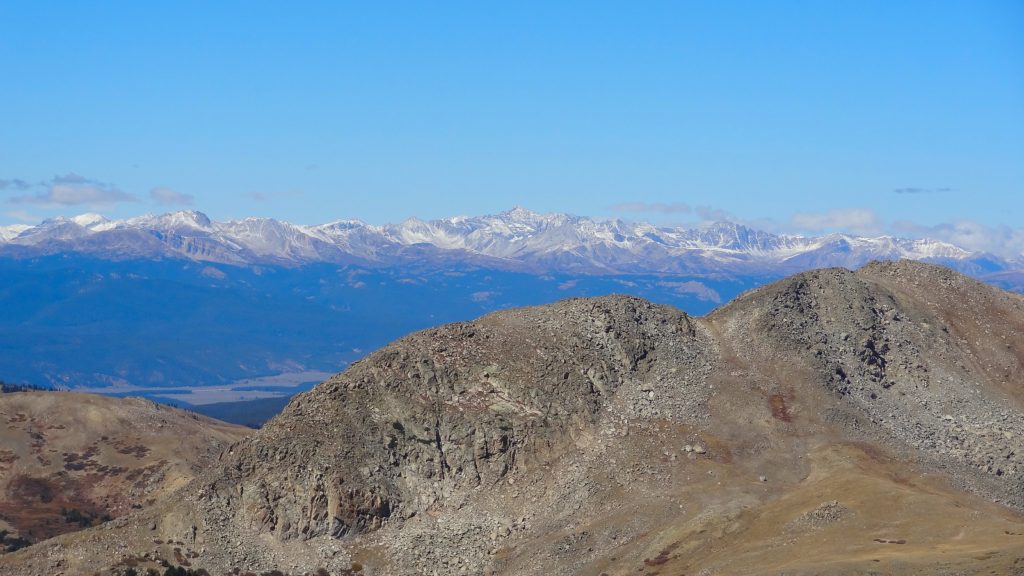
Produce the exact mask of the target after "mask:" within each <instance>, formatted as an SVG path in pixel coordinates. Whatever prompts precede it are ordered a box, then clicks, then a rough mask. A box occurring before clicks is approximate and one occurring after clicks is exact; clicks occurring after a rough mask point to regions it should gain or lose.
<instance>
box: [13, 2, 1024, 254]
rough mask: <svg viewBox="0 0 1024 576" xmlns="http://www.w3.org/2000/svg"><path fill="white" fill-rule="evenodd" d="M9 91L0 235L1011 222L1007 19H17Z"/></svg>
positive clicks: (336, 11) (801, 14) (727, 6)
mask: <svg viewBox="0 0 1024 576" xmlns="http://www.w3.org/2000/svg"><path fill="white" fill-rule="evenodd" d="M0 70H3V73H4V86H3V88H2V89H0V120H2V137H0V188H2V189H0V224H11V223H16V222H18V221H21V220H26V221H32V220H38V219H39V218H43V217H50V216H54V215H59V214H65V215H67V214H74V213H81V212H86V211H99V212H101V213H104V214H107V215H109V216H113V217H122V216H128V215H134V214H139V213H144V212H159V211H167V210H172V209H178V208H181V207H191V208H196V209H199V210H203V211H204V212H206V213H208V214H210V215H211V216H212V217H214V218H218V219H224V218H236V217H245V216H250V215H257V216H273V217H277V218H282V219H286V220H291V221H296V222H305V223H313V222H322V221H327V220H332V219H337V218H344V217H358V218H362V219H364V220H367V221H370V222H386V221H398V220H401V219H403V218H405V217H407V216H411V215H416V216H420V217H423V218H432V217H443V216H449V215H455V214H481V213H493V212H497V211H501V210H504V209H507V208H509V207H511V206H513V205H522V206H526V207H529V208H531V209H534V210H537V211H542V212H547V211H565V212H571V213H576V214H582V215H590V216H596V217H625V218H632V219H644V220H651V221H656V222H695V221H698V220H701V219H703V218H715V217H729V218H733V219H738V220H742V221H746V222H751V223H759V224H761V225H763V226H765V227H769V228H771V227H774V228H777V229H786V230H805V231H813V229H825V228H845V229H851V230H853V231H864V232H871V231H892V230H902V231H904V232H905V233H908V234H918V233H923V232H922V231H935V233H939V231H941V230H942V229H943V228H942V226H951V225H953V224H954V223H963V222H967V223H970V224H971V225H973V226H978V227H981V228H985V229H989V230H991V229H1004V231H1005V230H1007V229H1009V230H1019V229H1020V228H1021V227H1022V226H1024V222H1022V215H1024V3H1021V2H1019V1H1012V2H985V1H970V2H955V1H948V2H889V1H886V2H870V1H866V2H828V1H817V2H810V1H808V2H753V1H747V2H667V3H659V2H643V3H625V2H616V3H602V2H586V3H582V2H581V3H572V2H566V3H557V4H556V3H552V2H538V3H532V2H515V3H504V4H500V5H499V4H497V3H482V2H472V3H470V2H467V3H449V2H443V3H425V2H419V3H384V2H380V3H358V4H356V3H352V4H348V3H342V2H323V3H318V2H290V3H284V2H279V3H261V2H237V3H233V2H217V3H212V2H192V3H190V2H161V3H157V2H102V1H100V2H88V3H86V2H40V1H31V2H28V1H26V2H21V1H15V0H6V1H4V2H2V3H0ZM936 227H937V228H936Z"/></svg>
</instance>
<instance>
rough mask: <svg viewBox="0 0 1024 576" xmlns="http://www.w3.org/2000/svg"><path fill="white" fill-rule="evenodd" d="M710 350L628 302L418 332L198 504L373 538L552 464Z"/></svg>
mask: <svg viewBox="0 0 1024 576" xmlns="http://www.w3.org/2000/svg"><path fill="white" fill-rule="evenodd" d="M702 346H704V347H706V343H701V341H700V338H699V337H698V334H697V329H696V328H695V326H694V323H693V322H692V321H691V319H690V318H689V317H687V316H686V315H685V314H683V313H681V312H678V311H676V310H673V309H670V308H666V307H661V306H655V305H653V304H650V303H648V302H645V301H642V300H638V299H634V298H625V297H612V298H603V299H596V300H570V301H566V302H562V303H560V304H558V305H555V306H552V307H548V308H532V309H524V310H517V311H515V312H508V313H500V314H496V315H492V316H488V317H484V318H482V319H481V320H479V321H476V322H471V323H465V324H457V325H452V326H446V327H444V328H441V329H435V330H428V331H426V332H421V333H418V334H415V335H413V336H411V337H409V338H406V339H403V340H401V341H399V342H397V343H395V344H393V345H391V346H388V347H386V348H384V349H383V350H381V351H379V352H377V353H375V354H372V355H371V356H369V357H368V358H367V359H365V360H363V361H361V362H359V363H357V364H355V365H354V366H352V368H351V369H349V370H348V371H346V372H344V373H343V374H340V375H338V376H336V377H334V378H332V379H330V380H328V381H327V382H325V383H323V384H321V385H320V386H318V387H317V388H316V389H315V390H314V391H312V392H310V393H308V394H303V395H302V396H300V397H299V398H297V399H296V400H294V401H293V402H292V403H291V404H290V405H289V406H288V408H287V409H286V410H285V412H284V413H283V414H282V415H281V416H280V417H278V418H277V419H275V420H274V421H272V422H271V423H270V424H269V425H268V426H267V427H266V428H265V429H264V430H263V432H262V433H261V434H260V435H259V438H258V439H255V440H254V441H253V442H251V443H242V444H241V445H239V446H236V447H235V448H234V449H233V451H232V453H230V454H228V455H226V457H225V462H224V467H223V469H224V473H223V475H221V476H220V477H217V478H216V479H214V480H213V481H212V482H211V484H210V486H209V489H208V490H207V491H206V492H205V495H204V498H203V499H202V501H201V502H202V503H203V504H204V505H208V506H211V507H227V508H231V509H233V510H235V513H234V515H233V516H234V519H235V524H236V525H237V526H238V527H239V528H243V527H244V528H246V529H253V530H255V531H256V532H258V533H268V534H272V535H274V536H275V537H277V538H280V539H285V540H287V539H292V538H312V537H316V536H322V535H331V536H333V537H343V536H346V535H349V534H358V533H363V532H366V531H369V530H374V529H377V528H379V527H380V526H381V525H382V524H383V523H384V522H387V521H389V520H391V519H405V518H409V517H412V516H415V515H417V514H424V513H426V512H428V511H430V510H431V509H432V507H435V506H437V505H438V503H439V502H440V501H443V500H446V499H450V498H452V497H453V495H455V494H458V493H459V492H460V491H465V490H472V489H475V488H478V487H481V486H483V487H487V486H492V485H494V484H495V483H497V482H500V481H501V480H502V479H503V478H504V477H505V476H506V475H507V474H508V473H509V472H510V471H511V470H513V469H514V468H516V466H519V465H523V464H525V465H532V464H535V463H538V462H545V461H548V460H552V459H557V458H558V457H559V456H560V455H561V454H562V453H563V452H565V451H568V450H571V449H572V446H573V443H572V436H571V434H570V432H572V431H576V430H581V429H586V428H588V427H590V426H592V425H593V422H594V419H595V417H596V415H597V414H598V413H599V412H600V411H601V410H602V409H603V408H604V407H605V406H606V405H607V404H608V402H609V401H610V400H611V399H612V398H613V397H615V395H616V392H617V391H618V390H619V389H620V387H622V386H623V385H624V384H626V383H632V382H637V381H647V380H649V379H650V378H649V377H650V375H651V374H652V371H654V370H655V367H656V366H658V367H660V366H664V365H667V364H668V363H672V364H676V363H679V364H680V365H686V363H688V362H692V361H693V359H694V358H695V357H696V356H697V355H698V354H699V352H700V351H701V349H702ZM652 393H653V392H652ZM640 396H641V397H638V398H637V400H636V402H637V407H636V409H637V410H638V411H643V410H644V408H643V406H645V405H646V404H647V403H648V402H647V401H649V400H650V397H649V396H650V394H641V395H640ZM643 396H647V398H642V397H643Z"/></svg>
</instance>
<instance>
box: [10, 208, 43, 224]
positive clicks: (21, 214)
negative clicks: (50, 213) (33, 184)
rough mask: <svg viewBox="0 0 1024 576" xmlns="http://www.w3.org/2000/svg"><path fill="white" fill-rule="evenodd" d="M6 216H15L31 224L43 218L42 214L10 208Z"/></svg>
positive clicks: (16, 218)
mask: <svg viewBox="0 0 1024 576" xmlns="http://www.w3.org/2000/svg"><path fill="white" fill-rule="evenodd" d="M4 216H7V217H8V218H14V219H15V220H17V221H19V222H25V223H29V224H35V223H37V222H41V221H42V219H43V218H42V216H37V215H35V214H32V213H31V212H29V211H27V210H10V211H8V212H4Z"/></svg>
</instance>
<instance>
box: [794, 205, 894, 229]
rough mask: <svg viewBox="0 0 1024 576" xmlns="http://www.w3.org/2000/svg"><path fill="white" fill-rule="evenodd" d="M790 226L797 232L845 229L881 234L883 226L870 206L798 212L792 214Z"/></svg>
mask: <svg viewBox="0 0 1024 576" xmlns="http://www.w3.org/2000/svg"><path fill="white" fill-rule="evenodd" d="M791 223H792V226H793V228H794V229H795V231H799V232H813V233H819V232H833V231H840V232H841V231H845V232H853V233H855V234H865V235H873V234H881V233H883V232H884V231H885V226H884V224H883V222H882V220H881V218H879V217H878V214H877V213H875V211H874V210H872V209H870V208H837V209H835V210H829V211H827V212H798V213H796V214H794V215H793V218H792V221H791Z"/></svg>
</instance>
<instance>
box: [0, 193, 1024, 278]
mask: <svg viewBox="0 0 1024 576" xmlns="http://www.w3.org/2000/svg"><path fill="white" fill-rule="evenodd" d="M66 253H78V254H87V255H91V256H94V257H99V258H103V259H112V260H124V259H158V258H183V259H189V260H195V261H203V262H212V263H220V264H229V265H236V266H242V265H253V264H256V265H276V266H297V265H304V264H310V263H331V264H358V265H364V266H396V265H408V264H415V265H417V266H419V267H422V266H442V267H443V266H447V265H449V264H451V263H452V262H453V261H457V262H462V263H467V264H475V265H480V266H486V267H489V268H495V269H502V270H516V271H523V272H538V273H545V272H567V273H580V274H598V275H600V274H687V275H697V276H707V275H716V274H723V273H724V274H739V275H749V274H766V273H767V274H772V275H782V274H788V273H792V272H796V271H800V270H806V269H809V268H817V267H823V266H842V267H847V268H856V267H859V266H861V265H863V264H865V263H867V262H870V261H872V260H895V259H901V258H907V259H912V260H919V261H926V262H933V263H940V264H944V265H947V266H950V267H952V268H955V269H957V270H960V271H962V272H966V273H969V274H973V275H976V276H983V275H985V274H992V273H998V272H1003V271H1006V270H1017V269H1022V268H1024V259H1022V258H1018V259H1017V260H1007V259H1005V258H1000V257H997V256H994V255H992V254H985V253H975V252H970V251H968V250H964V249H963V248H960V247H958V246H954V245H953V244H949V243H946V242H941V241H937V240H930V239H908V238H897V237H892V236H878V237H861V236H851V235H846V234H829V235H825V236H817V237H813V236H795V235H780V234H772V233H768V232H764V231H760V230H755V229H752V228H749V227H746V226H743V225H740V224H736V223H732V222H715V223H709V224H706V225H702V226H699V227H693V228H685V227H672V226H655V225H652V224H647V223H642V222H641V223H635V222H625V221H622V220H604V221H601V220H594V219H591V218H585V217H579V216H571V215H568V214H538V213H536V212H531V211H529V210H526V209H523V208H514V209H512V210H509V211H506V212H502V213H500V214H497V215H491V216H477V217H462V216H459V217H453V218H446V219H443V220H430V221H424V220H419V219H416V218H410V219H408V220H406V221H404V222H402V223H400V224H386V225H382V226H376V225H371V224H367V223H364V222H361V221H359V220H338V221H335V222H330V223H328V224H319V225H311V226H306V225H297V224H291V223H288V222H283V221H280V220H274V219H270V218H247V219H245V220H238V221H228V222H215V221H212V220H210V218H208V217H207V216H206V215H205V214H203V213H201V212H196V211H183V212H174V213H170V214H162V215H156V216H141V217H137V218H131V219H127V220H108V219H107V218H105V217H103V216H101V215H98V214H83V215H80V216H75V217H73V218H54V219H51V220H46V221H44V222H42V223H41V224H38V225H36V226H24V225H19V226H8V227H4V228H0V256H10V257H36V256H42V255H52V254H66Z"/></svg>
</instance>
